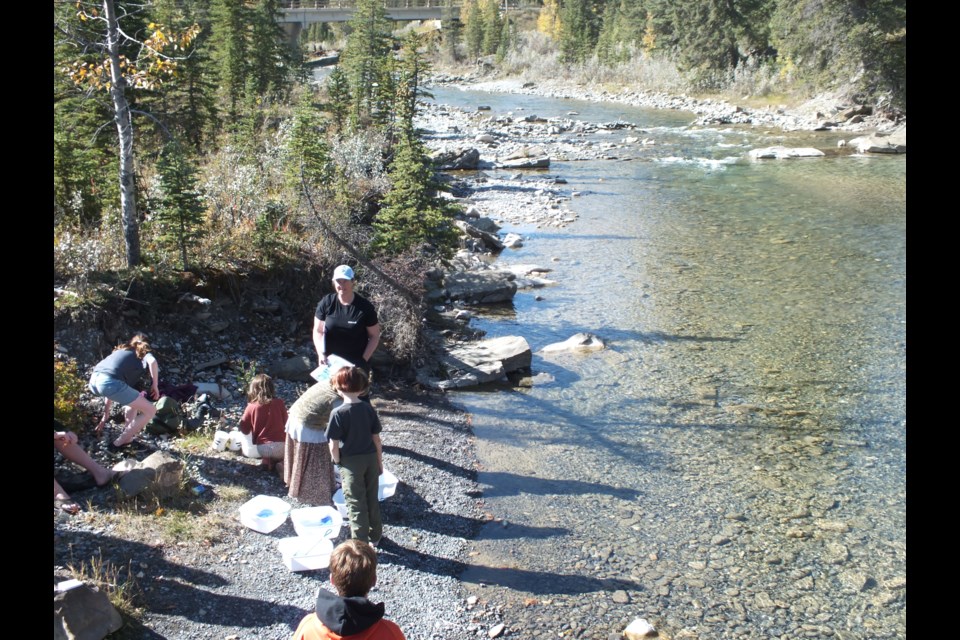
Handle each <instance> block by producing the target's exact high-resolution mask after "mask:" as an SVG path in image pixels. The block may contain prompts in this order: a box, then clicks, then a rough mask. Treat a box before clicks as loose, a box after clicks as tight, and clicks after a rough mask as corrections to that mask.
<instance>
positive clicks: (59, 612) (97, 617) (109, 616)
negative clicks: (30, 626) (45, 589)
mask: <svg viewBox="0 0 960 640" xmlns="http://www.w3.org/2000/svg"><path fill="white" fill-rule="evenodd" d="M122 626H123V618H121V617H120V614H119V613H118V612H117V610H116V609H115V608H114V606H113V605H112V604H110V599H109V598H108V597H107V594H106V593H104V592H102V591H100V590H99V589H97V588H96V587H93V586H91V585H88V584H85V583H83V582H80V581H79V580H65V581H64V582H61V583H60V584H58V585H57V586H56V588H55V589H54V592H53V638H54V640H67V639H68V638H69V639H71V640H102V639H103V638H105V637H106V636H108V635H110V634H111V633H113V632H114V631H116V630H118V629H119V628H120V627H122Z"/></svg>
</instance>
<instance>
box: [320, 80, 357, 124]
mask: <svg viewBox="0 0 960 640" xmlns="http://www.w3.org/2000/svg"><path fill="white" fill-rule="evenodd" d="M324 86H325V87H326V89H327V105H326V106H327V110H328V111H329V112H330V115H331V117H332V118H333V124H334V126H335V128H336V130H337V131H338V132H341V131H343V130H344V128H345V127H346V125H347V123H348V122H349V121H350V105H351V104H352V103H353V98H352V97H351V95H350V81H349V79H348V78H347V74H346V73H345V72H344V71H343V68H342V67H341V66H340V65H337V66H336V67H334V68H333V71H331V72H330V75H329V76H327V81H326V83H325V84H324Z"/></svg>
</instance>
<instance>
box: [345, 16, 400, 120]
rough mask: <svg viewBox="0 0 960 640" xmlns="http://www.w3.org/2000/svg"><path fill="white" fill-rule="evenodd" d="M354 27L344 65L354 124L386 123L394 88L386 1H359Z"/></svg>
mask: <svg viewBox="0 0 960 640" xmlns="http://www.w3.org/2000/svg"><path fill="white" fill-rule="evenodd" d="M350 28H351V32H350V35H349V36H348V38H347V44H346V47H345V48H344V50H343V54H342V56H341V60H340V62H341V64H342V65H343V68H344V72H345V73H346V75H347V78H348V79H349V82H350V94H351V97H352V98H353V108H352V113H351V120H352V123H353V124H354V126H359V125H360V124H361V123H363V122H368V121H372V122H382V121H384V120H385V119H386V118H387V117H388V116H389V113H390V105H389V104H385V102H387V101H386V100H385V96H389V95H391V93H392V89H393V86H392V85H393V83H392V79H391V77H390V74H391V65H392V56H391V50H392V45H393V39H392V38H391V36H390V21H389V20H388V18H387V14H386V9H385V8H384V6H383V2H382V1H381V0H358V2H357V8H356V11H355V12H354V14H353V18H351V20H350ZM384 109H386V113H384V112H383V110H384Z"/></svg>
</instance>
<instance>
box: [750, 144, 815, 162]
mask: <svg viewBox="0 0 960 640" xmlns="http://www.w3.org/2000/svg"><path fill="white" fill-rule="evenodd" d="M823 155H826V154H824V153H823V151H820V150H819V149H813V148H811V147H781V146H777V147H764V148H763V149H751V150H750V157H751V158H753V159H754V160H764V159H768V158H776V159H778V160H779V159H783V158H819V157H820V156H823Z"/></svg>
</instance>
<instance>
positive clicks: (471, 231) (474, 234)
mask: <svg viewBox="0 0 960 640" xmlns="http://www.w3.org/2000/svg"><path fill="white" fill-rule="evenodd" d="M453 224H454V225H455V226H456V227H457V228H458V229H460V231H462V232H464V233H465V234H466V235H468V236H470V237H471V238H476V239H477V240H480V242H482V243H483V245H484V246H485V247H487V248H488V249H490V250H491V251H500V250H502V249H503V247H504V243H503V242H501V241H500V238H498V237H497V236H495V235H494V234H492V233H489V232H487V231H483V230H482V229H478V228H477V227H475V226H473V225H472V224H470V223H469V222H464V221H463V220H454V221H453Z"/></svg>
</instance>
